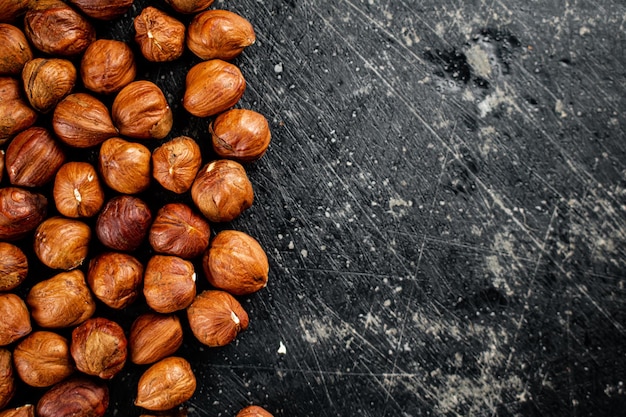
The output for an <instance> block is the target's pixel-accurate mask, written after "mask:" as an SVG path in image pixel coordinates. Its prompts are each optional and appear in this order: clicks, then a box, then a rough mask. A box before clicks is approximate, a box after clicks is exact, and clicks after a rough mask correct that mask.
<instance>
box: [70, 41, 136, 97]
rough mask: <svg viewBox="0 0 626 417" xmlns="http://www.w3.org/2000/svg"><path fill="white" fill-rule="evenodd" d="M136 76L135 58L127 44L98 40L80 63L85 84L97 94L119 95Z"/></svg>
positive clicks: (90, 46)
mask: <svg viewBox="0 0 626 417" xmlns="http://www.w3.org/2000/svg"><path fill="white" fill-rule="evenodd" d="M136 75H137V66H136V64H135V57H134V55H133V51H132V49H130V46H128V45H127V44H126V43H125V42H121V41H116V40H112V39H98V40H97V41H95V42H93V43H92V44H91V45H89V47H88V48H87V50H86V51H85V53H84V54H83V57H82V59H81V61H80V77H81V79H82V81H83V84H84V85H85V87H86V88H88V89H89V90H91V91H94V92H96V93H101V94H111V93H117V92H118V91H120V90H121V89H122V88H123V87H124V86H126V85H128V84H130V83H131V82H133V81H134V79H135V76H136Z"/></svg>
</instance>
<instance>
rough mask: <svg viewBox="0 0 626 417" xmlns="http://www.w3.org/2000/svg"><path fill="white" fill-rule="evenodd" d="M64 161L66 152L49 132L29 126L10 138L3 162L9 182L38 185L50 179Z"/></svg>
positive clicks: (28, 185) (21, 184) (27, 185)
mask: <svg viewBox="0 0 626 417" xmlns="http://www.w3.org/2000/svg"><path fill="white" fill-rule="evenodd" d="M63 162H65V152H64V151H63V149H62V148H61V145H60V144H59V143H58V142H57V141H56V140H55V139H54V137H53V136H52V133H51V132H49V131H48V130H47V129H44V128H43V127H31V128H28V129H26V130H25V131H23V132H21V133H19V134H18V135H17V136H16V137H14V138H13V140H12V141H11V143H10V144H9V146H8V147H7V151H6V156H5V163H6V167H7V173H8V174H9V181H11V184H13V185H20V186H23V187H41V186H43V185H45V184H47V183H48V182H50V181H51V180H52V179H53V178H54V175H55V174H56V172H57V171H58V169H59V168H60V167H61V165H63Z"/></svg>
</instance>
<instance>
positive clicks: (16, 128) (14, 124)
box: [0, 77, 37, 145]
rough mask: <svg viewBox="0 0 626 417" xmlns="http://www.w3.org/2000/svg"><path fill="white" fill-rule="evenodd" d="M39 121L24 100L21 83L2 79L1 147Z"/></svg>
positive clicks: (0, 87) (0, 81) (9, 78)
mask: <svg viewBox="0 0 626 417" xmlns="http://www.w3.org/2000/svg"><path fill="white" fill-rule="evenodd" d="M36 120H37V112H36V111H35V110H34V109H33V108H32V107H30V105H29V104H27V103H26V101H25V100H24V99H23V98H22V86H21V85H20V82H19V81H18V80H16V79H15V78H11V77H0V145H2V144H3V143H5V142H6V141H8V140H9V139H11V138H12V137H13V136H15V135H16V134H18V133H19V132H21V131H22V130H24V129H27V128H29V127H31V126H32V125H33V124H34V123H35V121H36Z"/></svg>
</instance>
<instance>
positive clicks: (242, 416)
mask: <svg viewBox="0 0 626 417" xmlns="http://www.w3.org/2000/svg"><path fill="white" fill-rule="evenodd" d="M235 417H274V416H273V415H272V414H271V413H270V412H269V411H267V410H266V409H264V408H263V407H259V406H258V405H249V406H248V407H245V408H242V409H241V410H240V411H239V412H238V413H237V415H236V416H235Z"/></svg>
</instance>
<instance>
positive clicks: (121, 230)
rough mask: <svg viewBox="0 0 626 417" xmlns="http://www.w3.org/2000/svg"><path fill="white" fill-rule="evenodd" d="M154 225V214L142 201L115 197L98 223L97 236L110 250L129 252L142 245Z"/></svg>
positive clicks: (105, 208) (99, 216)
mask: <svg viewBox="0 0 626 417" xmlns="http://www.w3.org/2000/svg"><path fill="white" fill-rule="evenodd" d="M151 224H152V212H151V211H150V208H149V207H148V205H147V204H146V203H145V202H144V201H143V200H141V199H139V198H137V197H133V196H129V195H121V196H117V197H113V198H112V199H110V200H109V201H108V202H107V203H106V204H105V205H104V208H103V209H102V211H101V212H100V214H99V215H98V220H97V222H96V235H97V236H98V239H99V240H100V242H102V243H103V244H104V245H105V246H107V247H108V248H110V249H113V250H117V251H122V252H129V251H134V250H135V249H137V248H138V247H139V245H141V243H142V242H143V241H144V239H145V238H146V236H147V234H148V230H149V229H150V225H151Z"/></svg>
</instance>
